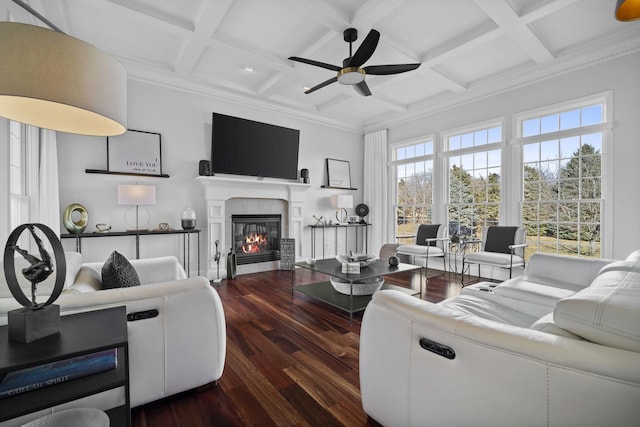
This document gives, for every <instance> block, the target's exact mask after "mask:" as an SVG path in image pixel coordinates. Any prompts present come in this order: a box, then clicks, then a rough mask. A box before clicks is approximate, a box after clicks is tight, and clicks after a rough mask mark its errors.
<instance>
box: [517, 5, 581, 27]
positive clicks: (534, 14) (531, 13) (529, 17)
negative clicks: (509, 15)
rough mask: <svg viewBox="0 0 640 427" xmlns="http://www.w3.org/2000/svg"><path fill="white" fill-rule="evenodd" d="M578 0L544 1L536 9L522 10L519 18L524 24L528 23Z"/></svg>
mask: <svg viewBox="0 0 640 427" xmlns="http://www.w3.org/2000/svg"><path fill="white" fill-rule="evenodd" d="M577 1H578V0H554V1H551V2H549V3H546V4H544V5H542V6H540V7H538V8H536V9H532V10H526V9H525V10H522V11H521V12H522V14H521V15H520V19H521V20H522V22H524V23H525V24H530V23H532V22H534V21H537V20H538V19H542V18H544V17H545V16H548V15H551V14H552V13H555V12H557V11H559V10H560V9H564V8H565V7H567V6H569V5H571V4H573V3H575V2H577Z"/></svg>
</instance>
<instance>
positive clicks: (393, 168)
mask: <svg viewBox="0 0 640 427" xmlns="http://www.w3.org/2000/svg"><path fill="white" fill-rule="evenodd" d="M429 142H430V143H431V145H432V146H433V152H432V153H431V154H425V155H423V156H419V157H411V158H405V159H402V160H398V159H396V151H397V150H398V149H399V148H402V147H409V146H412V145H417V144H422V143H429ZM389 150H390V152H389V158H390V159H391V161H390V162H389V174H388V176H389V177H390V183H391V184H390V191H391V197H392V200H393V204H392V211H391V218H393V221H394V225H393V230H394V235H395V236H396V240H397V236H398V218H397V212H398V191H397V190H398V188H397V183H398V175H397V166H398V165H401V164H408V163H417V162H422V161H431V162H432V180H433V188H432V199H431V221H432V222H435V218H436V202H435V199H436V192H437V186H438V185H437V181H438V180H437V175H436V164H437V151H438V144H437V140H436V138H435V135H433V134H431V135H426V136H424V137H422V138H415V139H410V140H403V141H398V142H395V143H392V144H389ZM415 231H416V230H414V232H415ZM402 243H408V242H406V241H403V242H402Z"/></svg>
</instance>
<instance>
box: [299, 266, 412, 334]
mask: <svg viewBox="0 0 640 427" xmlns="http://www.w3.org/2000/svg"><path fill="white" fill-rule="evenodd" d="M295 267H301V268H305V269H307V270H311V271H315V272H318V273H322V274H326V275H327V276H331V277H335V278H338V279H341V280H344V281H346V282H349V290H350V293H349V295H345V294H341V293H340V292H338V291H336V290H335V289H333V286H332V285H331V282H328V281H323V282H318V283H312V284H308V285H298V286H295V285H294V280H293V279H294V275H295ZM412 270H420V290H419V291H418V290H415V289H409V288H404V287H400V286H395V285H390V284H387V283H385V284H384V285H382V289H394V290H398V291H401V292H404V293H406V294H408V295H418V294H419V295H422V268H421V267H420V266H419V265H413V264H403V263H400V264H399V265H398V266H396V267H390V266H389V264H388V262H387V260H386V259H385V260H376V261H375V262H374V263H373V264H371V265H370V266H368V267H363V268H361V269H360V274H346V273H342V264H341V263H340V262H338V260H336V259H323V260H319V261H317V262H316V263H315V264H313V265H310V264H307V263H306V262H297V263H295V265H294V269H293V270H291V297H292V298H293V295H294V290H295V291H298V292H301V293H303V294H305V295H308V296H310V297H312V298H315V299H317V300H320V301H322V302H325V303H327V304H329V305H331V306H333V307H336V308H338V309H340V310H342V311H346V312H348V313H349V325H353V313H357V312H359V311H362V310H364V309H365V308H366V306H367V304H368V303H369V301H371V295H354V294H353V288H354V285H355V286H358V284H357V282H358V281H360V280H365V279H370V278H374V277H380V276H386V275H390V274H396V273H401V272H405V271H412Z"/></svg>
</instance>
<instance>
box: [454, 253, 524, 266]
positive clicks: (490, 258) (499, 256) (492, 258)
mask: <svg viewBox="0 0 640 427" xmlns="http://www.w3.org/2000/svg"><path fill="white" fill-rule="evenodd" d="M464 262H467V263H471V264H476V263H480V264H491V265H495V266H496V267H502V268H509V265H511V263H512V262H513V265H514V266H517V265H522V263H523V262H524V260H523V259H522V258H521V257H519V256H517V255H513V258H512V256H511V254H503V253H498V252H470V253H468V254H466V255H465V256H464Z"/></svg>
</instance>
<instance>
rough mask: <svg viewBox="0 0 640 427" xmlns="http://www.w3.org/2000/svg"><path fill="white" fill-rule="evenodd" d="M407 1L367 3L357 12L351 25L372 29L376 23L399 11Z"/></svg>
mask: <svg viewBox="0 0 640 427" xmlns="http://www.w3.org/2000/svg"><path fill="white" fill-rule="evenodd" d="M406 2H407V0H373V1H367V2H365V3H364V4H363V5H362V6H360V7H359V8H358V10H356V12H355V13H354V16H353V18H352V19H351V25H352V26H354V27H372V26H374V25H375V23H376V22H378V21H380V20H381V19H382V18H384V17H385V16H387V15H389V14H390V13H392V12H393V11H394V10H396V9H398V8H399V7H400V6H402V5H403V4H404V3H406Z"/></svg>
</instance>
